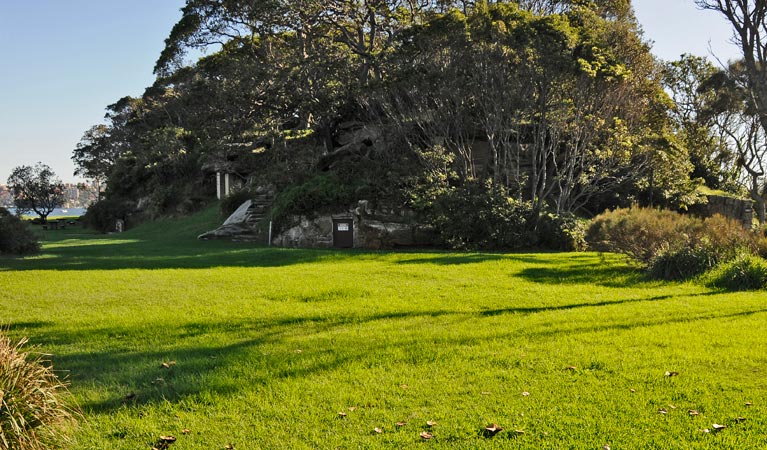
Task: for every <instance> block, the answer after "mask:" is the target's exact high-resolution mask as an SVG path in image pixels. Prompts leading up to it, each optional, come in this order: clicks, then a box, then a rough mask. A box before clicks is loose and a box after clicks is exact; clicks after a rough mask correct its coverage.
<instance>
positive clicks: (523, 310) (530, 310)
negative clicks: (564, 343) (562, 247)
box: [480, 291, 720, 316]
mask: <svg viewBox="0 0 767 450" xmlns="http://www.w3.org/2000/svg"><path fill="white" fill-rule="evenodd" d="M718 294H720V292H713V291H712V292H701V293H697V294H676V295H670V294H669V295H655V296H652V297H637V298H626V299H622V300H607V301H602V302H593V303H571V304H565V305H555V306H531V307H519V308H515V307H511V308H499V309H487V310H484V311H482V312H480V314H481V315H483V316H498V315H502V314H535V313H540V312H548V311H567V310H570V309H579V308H598V307H601V306H617V305H625V304H627V303H639V302H657V301H662V300H670V299H673V298H680V297H701V296H711V295H718Z"/></svg>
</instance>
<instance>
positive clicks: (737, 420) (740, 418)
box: [735, 417, 746, 423]
mask: <svg viewBox="0 0 767 450" xmlns="http://www.w3.org/2000/svg"><path fill="white" fill-rule="evenodd" d="M745 420H746V418H745V417H736V418H735V422H738V423H740V422H744V421H745Z"/></svg>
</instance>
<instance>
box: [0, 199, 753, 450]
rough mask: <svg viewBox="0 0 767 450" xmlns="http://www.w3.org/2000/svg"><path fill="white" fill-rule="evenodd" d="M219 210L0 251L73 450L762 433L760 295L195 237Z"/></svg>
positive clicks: (572, 257) (534, 260) (49, 236)
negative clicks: (69, 401)
mask: <svg viewBox="0 0 767 450" xmlns="http://www.w3.org/2000/svg"><path fill="white" fill-rule="evenodd" d="M215 220H216V217H215V213H214V211H213V210H208V211H206V212H205V213H203V214H201V215H198V216H196V217H195V218H192V219H186V220H176V221H166V222H164V223H161V224H150V225H147V226H143V227H140V228H137V229H135V230H131V231H129V232H126V233H123V234H120V235H110V236H101V235H94V234H88V233H86V232H83V231H82V230H79V229H77V228H75V229H67V230H55V231H53V230H49V231H47V232H46V234H45V236H46V243H45V245H44V251H43V253H42V254H41V255H38V256H35V257H31V258H25V259H0V286H1V287H2V291H1V292H0V311H1V314H0V320H2V322H3V323H5V324H7V325H8V326H9V328H10V333H11V334H12V336H13V337H16V338H18V337H21V336H28V337H30V339H31V341H32V343H34V344H35V345H37V346H38V348H39V350H40V351H43V352H46V353H51V354H53V360H54V366H55V367H56V368H57V369H58V370H60V371H62V373H66V374H68V377H69V380H70V382H71V390H72V392H73V393H74V395H75V397H76V398H77V400H78V402H79V403H80V406H81V408H82V409H83V411H84V412H85V417H86V419H85V421H84V422H83V423H82V424H81V427H80V429H79V430H77V432H76V433H75V443H74V444H73V446H72V448H73V449H131V450H135V449H151V448H152V446H153V445H156V444H157V439H158V437H159V436H160V435H168V434H170V435H173V436H176V437H177V441H176V443H174V444H173V445H172V446H171V447H170V448H172V449H177V450H183V449H201V450H202V449H205V450H210V449H224V448H225V447H226V446H227V445H230V444H231V446H232V447H233V448H235V449H261V448H263V449H281V448H285V449H304V448H305V449H313V448H319V449H336V448H340V449H352V448H354V449H356V448H370V449H375V448H391V449H395V448H442V449H448V448H450V449H484V448H504V449H505V448H530V449H569V448H573V449H602V448H604V446H605V445H608V446H609V447H610V448H612V449H651V448H657V449H674V448H679V449H689V448H710V449H728V448H729V449H744V448H764V447H765V446H767V433H765V430H767V332H765V330H767V293H764V292H759V293H718V292H714V291H711V290H709V289H707V288H705V287H702V286H699V285H695V284H691V283H683V284H670V283H659V282H648V281H645V280H644V279H643V278H642V277H641V275H639V274H638V273H637V272H636V271H634V270H633V269H632V268H631V267H630V266H628V265H626V264H625V262H624V260H623V259H622V258H620V257H618V256H615V255H599V254H596V253H581V254H572V253H570V254H554V253H535V254H483V253H437V252H419V253H394V252H357V251H349V252H334V251H314V250H290V249H267V248H254V247H253V246H252V245H248V244H237V243H229V242H198V241H196V240H195V236H196V234H197V233H199V232H201V231H205V230H207V229H210V228H211V223H213V222H215ZM667 373H668V374H669V375H673V376H667ZM690 410H695V411H697V412H699V415H691V414H690V413H689V411H690ZM340 413H343V414H340ZM427 421H433V422H436V424H434V425H433V426H429V425H427ZM397 423H400V425H399V426H398V425H397ZM493 423H494V424H497V425H499V426H500V427H502V428H503V429H504V430H503V431H501V432H499V433H498V434H496V435H495V436H493V437H490V436H489V435H487V434H483V431H484V428H485V427H486V426H487V425H489V424H493ZM715 423H716V424H721V425H725V426H726V427H727V428H724V429H722V430H721V431H718V432H716V431H715V430H714V428H713V424H715ZM376 428H378V429H379V430H380V431H382V432H381V433H378V432H376V431H374V429H376ZM704 429H708V430H710V432H705V431H703V430H704ZM515 430H518V431H515ZM185 431H186V432H185ZM424 431H426V432H428V433H430V434H431V436H432V438H431V439H428V440H426V439H423V438H422V437H421V436H420V434H421V433H422V432H424Z"/></svg>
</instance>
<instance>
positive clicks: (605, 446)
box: [602, 444, 610, 450]
mask: <svg viewBox="0 0 767 450" xmlns="http://www.w3.org/2000/svg"><path fill="white" fill-rule="evenodd" d="M602 450H610V446H609V445H607V444H605V445H603V446H602Z"/></svg>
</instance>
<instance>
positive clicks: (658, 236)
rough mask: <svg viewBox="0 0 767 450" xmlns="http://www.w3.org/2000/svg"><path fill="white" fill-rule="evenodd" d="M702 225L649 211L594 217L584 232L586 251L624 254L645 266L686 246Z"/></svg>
mask: <svg viewBox="0 0 767 450" xmlns="http://www.w3.org/2000/svg"><path fill="white" fill-rule="evenodd" d="M702 225H703V223H702V221H700V219H695V218H693V217H689V216H682V215H681V214H678V213H675V212H672V211H659V210H655V209H649V208H631V209H616V210H614V211H607V212H605V213H603V214H600V215H599V216H597V217H595V218H594V219H593V220H592V221H591V225H589V228H588V230H587V231H586V240H587V242H588V244H589V247H590V248H592V249H594V250H598V251H607V252H616V253H623V254H626V255H628V256H629V257H631V258H632V259H634V260H635V261H638V262H639V263H641V264H644V265H648V264H650V262H651V261H652V260H653V259H654V258H655V257H657V256H658V255H659V254H660V252H661V251H664V252H666V251H676V250H680V249H681V248H683V247H685V246H687V243H688V241H689V237H690V236H691V235H693V234H695V233H697V231H696V228H701V227H702Z"/></svg>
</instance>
